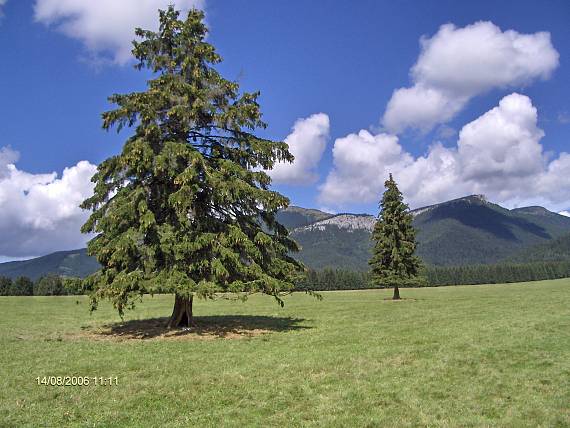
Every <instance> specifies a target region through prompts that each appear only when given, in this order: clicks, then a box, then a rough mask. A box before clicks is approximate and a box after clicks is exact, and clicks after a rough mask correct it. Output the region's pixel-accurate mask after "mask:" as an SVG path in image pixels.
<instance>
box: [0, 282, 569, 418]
mask: <svg viewBox="0 0 570 428" xmlns="http://www.w3.org/2000/svg"><path fill="white" fill-rule="evenodd" d="M323 296H324V300H323V301H317V300H315V299H313V298H311V297H309V296H307V295H304V294H298V295H293V296H291V297H288V298H287V299H286V306H285V308H283V309H282V308H280V307H278V306H277V305H276V304H275V302H274V301H273V300H272V299H271V298H268V297H263V296H256V297H253V298H251V299H250V300H249V301H248V302H247V303H241V302H227V301H216V302H203V301H197V302H196V303H195V305H194V306H195V315H196V316H197V317H198V318H197V322H198V324H199V326H201V327H200V329H199V334H196V333H192V332H190V333H188V332H181V334H179V335H174V336H170V337H163V336H158V333H159V332H158V331H157V329H156V327H155V326H156V325H159V324H158V323H160V322H162V321H163V320H157V319H156V318H157V317H164V316H166V315H169V313H170V311H171V305H172V297H171V296H158V297H154V298H150V297H149V298H147V299H145V300H144V302H143V303H142V304H140V305H139V306H138V307H137V310H136V311H134V312H129V313H128V314H127V318H126V320H130V321H128V322H126V323H125V324H113V323H119V322H120V319H119V317H118V315H117V314H116V313H115V312H114V311H113V309H112V307H111V306H110V305H108V304H102V305H101V307H100V309H99V310H98V311H97V312H96V313H94V314H93V315H90V314H89V312H88V309H87V300H86V299H85V298H83V297H81V298H79V300H80V302H79V304H78V302H77V301H78V298H76V297H0V364H1V365H0V367H1V368H0V373H1V379H0V426H2V427H4V426H8V427H10V426H67V425H70V426H116V427H125V426H137V427H143V426H157V427H159V426H160V427H164V426H339V427H340V426H343V427H346V426H454V427H455V426H511V427H523V426H532V427H535V426H545V427H546V426H548V427H551V426H570V279H565V280H556V281H543V282H535V283H521V284H510V285H489V286H486V285H485V286H462V287H441V288H430V289H413V290H412V289H409V290H407V289H404V290H402V296H403V297H404V298H408V300H404V301H400V302H392V301H390V300H387V299H388V298H389V297H390V296H391V291H389V290H370V291H354V292H328V293H323ZM149 318H150V319H151V321H140V322H139V321H137V320H144V319H149ZM205 325H213V326H214V327H212V328H208V327H206V326H205ZM104 333H106V334H104ZM260 333H264V334H260ZM133 336H138V337H144V338H142V339H140V338H139V339H136V338H132V337H133ZM50 375H53V376H66V375H68V376H89V377H94V376H106V377H108V376H113V377H115V376H116V377H117V378H118V385H113V386H95V385H93V384H91V385H89V386H44V385H38V384H37V382H36V377H38V376H40V377H42V376H50Z"/></svg>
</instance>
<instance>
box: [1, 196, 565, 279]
mask: <svg viewBox="0 0 570 428" xmlns="http://www.w3.org/2000/svg"><path fill="white" fill-rule="evenodd" d="M411 213H412V215H413V216H414V226H415V227H416V230H417V240H418V249H417V253H418V255H419V256H420V257H421V258H422V259H423V260H424V262H425V263H426V264H430V265H437V266H453V265H469V264H491V263H500V262H517V263H518V262H529V261H544V260H549V261H550V260H568V259H570V218H569V217H565V216H562V215H560V214H556V213H554V212H551V211H548V210H547V209H545V208H542V207H538V206H532V207H524V208H516V209H511V210H509V209H506V208H503V207H501V206H500V205H497V204H494V203H492V202H489V201H487V200H486V199H485V197H484V196H482V195H471V196H466V197H464V198H459V199H454V200H451V201H447V202H444V203H440V204H436V205H431V206H428V207H423V208H419V209H416V210H413V211H411ZM278 220H279V221H280V222H281V223H282V224H283V225H285V226H286V227H287V228H288V229H289V230H290V231H291V236H292V237H293V238H294V239H295V240H296V241H297V242H298V243H299V245H300V247H301V251H300V252H299V254H297V255H296V257H298V258H299V259H300V260H301V261H303V262H304V263H305V264H306V265H307V266H309V267H310V268H313V269H323V268H327V267H331V268H343V269H350V270H366V269H367V267H368V264H367V262H368V259H369V257H370V250H371V248H372V242H371V240H370V233H371V231H372V229H373V227H374V223H375V221H376V218H375V217H374V216H371V215H367V214H350V213H341V214H331V213H327V212H323V211H319V210H315V209H306V208H301V207H296V206H291V207H289V208H287V209H286V210H283V211H281V212H279V213H278ZM97 269H98V264H97V262H96V261H95V260H94V259H93V258H92V257H89V256H88V255H87V254H86V251H85V249H81V250H76V251H60V252H57V253H53V254H49V255H47V256H43V257H39V258H36V259H31V260H26V261H17V262H9V263H2V264H0V276H9V277H17V276H20V275H25V276H28V277H30V278H33V279H36V278H38V277H40V276H42V275H45V274H46V273H56V274H60V275H66V276H80V277H83V276H85V275H88V274H89V273H91V272H94V271H95V270H97Z"/></svg>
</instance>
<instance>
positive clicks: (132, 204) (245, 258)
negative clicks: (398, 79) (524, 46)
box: [82, 6, 303, 327]
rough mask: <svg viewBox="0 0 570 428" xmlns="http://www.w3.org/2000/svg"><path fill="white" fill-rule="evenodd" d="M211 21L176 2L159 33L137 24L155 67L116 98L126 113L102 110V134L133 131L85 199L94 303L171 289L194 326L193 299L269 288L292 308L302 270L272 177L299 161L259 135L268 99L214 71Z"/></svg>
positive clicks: (179, 321)
mask: <svg viewBox="0 0 570 428" xmlns="http://www.w3.org/2000/svg"><path fill="white" fill-rule="evenodd" d="M203 19H204V14H203V13H202V12H201V11H198V10H191V11H190V12H189V13H188V15H187V17H186V18H185V19H179V12H178V11H176V10H175V9H174V8H173V7H172V6H171V7H169V8H168V9H167V10H165V11H160V27H159V30H158V32H153V31H147V30H142V29H137V30H136V35H137V36H138V37H139V38H140V40H139V41H137V42H134V49H133V55H134V57H135V58H136V59H137V61H138V62H137V64H136V68H137V69H143V68H145V69H147V70H149V71H150V73H149V76H150V77H151V79H150V80H148V89H147V90H146V91H143V92H133V93H130V94H120V95H113V96H112V97H110V101H111V102H112V103H114V104H116V106H117V108H116V109H114V110H112V111H109V112H106V113H104V114H103V128H104V129H107V130H108V129H110V128H112V127H117V129H118V130H120V129H121V128H123V127H125V126H127V127H134V134H133V135H132V136H131V137H130V138H128V140H127V141H126V143H125V145H124V147H123V150H122V153H120V154H119V155H117V156H113V157H111V158H109V159H107V160H105V161H104V162H102V163H101V164H100V165H99V167H98V171H97V173H96V174H95V176H94V177H93V179H92V181H93V182H94V183H95V191H94V195H93V196H92V197H91V198H89V199H87V200H86V201H85V202H83V204H82V207H83V208H85V209H89V210H92V211H93V214H92V215H91V217H90V218H89V220H88V221H87V223H86V224H85V225H84V226H83V228H82V231H83V232H84V233H95V234H96V236H95V237H94V238H93V239H92V240H91V241H90V242H89V245H88V253H89V254H90V255H93V256H95V257H96V258H97V260H98V261H99V263H100V264H101V266H102V268H101V270H100V271H98V272H96V273H95V274H93V275H92V276H90V277H89V278H88V280H87V283H86V287H87V288H88V289H91V290H93V292H92V309H95V308H96V306H97V301H98V300H99V299H100V298H109V299H110V300H111V301H112V302H113V303H114V306H115V307H116V308H117V309H118V311H119V313H120V314H121V315H122V314H123V311H124V309H125V308H130V307H132V304H133V303H134V302H135V301H136V300H137V299H138V298H140V297H142V295H143V294H144V293H157V292H163V293H164V292H168V293H173V294H174V295H175V302H174V308H173V311H172V316H171V317H170V320H169V322H168V326H169V327H178V326H188V325H189V324H191V323H192V302H193V297H194V296H197V297H202V298H213V297H214V296H216V295H217V293H220V292H222V293H228V292H229V293H237V295H238V297H241V298H245V296H247V294H250V293H256V292H261V293H266V294H269V295H272V296H274V297H275V298H276V299H277V300H278V302H279V303H281V304H283V302H282V300H281V298H280V296H281V295H282V293H284V292H289V291H291V290H292V289H293V283H294V280H295V279H296V277H297V275H298V274H299V273H300V271H302V269H303V267H302V265H301V264H300V263H299V262H297V261H296V260H294V259H293V258H292V257H291V256H290V254H291V252H292V251H296V250H297V245H296V244H295V242H294V241H293V240H291V239H290V238H289V237H288V232H287V230H286V229H285V227H284V226H282V225H281V224H279V223H278V222H277V221H276V216H275V215H276V212H277V211H278V210H280V209H282V208H285V207H287V205H288V203H289V200H288V199H287V198H286V197H284V196H282V195H281V194H279V193H277V192H275V191H272V190H270V189H269V186H270V183H271V180H270V177H269V176H268V175H267V174H266V173H265V172H264V170H268V169H271V168H272V167H273V166H274V164H275V163H276V162H278V161H287V162H292V161H293V156H292V155H291V153H290V152H289V150H288V146H287V144H285V143H283V142H274V141H271V140H267V139H263V138H260V137H258V136H256V135H255V134H254V132H255V130H256V129H259V128H264V127H265V126H266V125H265V123H264V122H263V121H262V120H261V112H260V109H259V104H258V103H257V98H258V95H259V94H258V93H242V94H240V92H239V86H238V84H237V83H236V82H231V81H228V80H225V79H224V78H223V77H222V76H221V75H220V74H219V73H218V72H217V71H216V69H215V68H214V67H213V66H214V65H215V64H217V63H219V62H220V61H221V58H220V56H219V55H218V54H217V53H216V51H215V50H214V47H213V46H212V45H210V44H209V43H207V42H206V41H205V38H206V33H207V29H206V27H205V25H204V22H203Z"/></svg>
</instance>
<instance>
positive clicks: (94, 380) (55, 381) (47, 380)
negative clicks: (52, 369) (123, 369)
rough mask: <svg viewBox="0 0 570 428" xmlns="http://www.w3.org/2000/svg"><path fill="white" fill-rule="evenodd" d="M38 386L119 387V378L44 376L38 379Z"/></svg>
mask: <svg viewBox="0 0 570 428" xmlns="http://www.w3.org/2000/svg"><path fill="white" fill-rule="evenodd" d="M36 382H37V384H38V385H45V386H89V385H95V386H117V385H118V384H119V379H118V377H117V376H109V377H103V376H43V377H40V376H38V377H36Z"/></svg>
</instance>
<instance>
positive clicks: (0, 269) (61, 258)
mask: <svg viewBox="0 0 570 428" xmlns="http://www.w3.org/2000/svg"><path fill="white" fill-rule="evenodd" d="M97 269H99V263H97V261H96V260H95V259H94V258H93V257H90V256H88V255H87V250H86V249H85V248H83V249H81V250H73V251H58V252H57V253H52V254H48V255H47V256H43V257H38V258H35V259H31V260H24V261H18V262H8V263H0V276H6V277H9V278H16V277H18V276H27V277H29V278H31V279H33V280H36V279H38V278H40V277H41V276H43V275H47V274H48V273H53V274H57V275H62V276H75V277H85V276H87V275H89V274H91V273H93V272H95V271H96V270H97Z"/></svg>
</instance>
